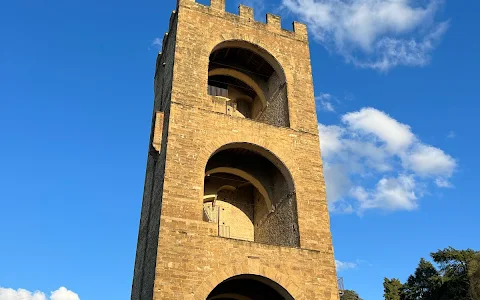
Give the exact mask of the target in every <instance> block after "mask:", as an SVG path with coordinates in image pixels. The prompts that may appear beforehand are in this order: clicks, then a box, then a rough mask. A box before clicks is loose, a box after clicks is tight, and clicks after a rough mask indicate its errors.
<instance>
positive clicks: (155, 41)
mask: <svg viewBox="0 0 480 300" xmlns="http://www.w3.org/2000/svg"><path fill="white" fill-rule="evenodd" d="M162 44H163V42H162V39H160V38H158V37H157V38H154V39H153V41H152V44H151V46H152V47H155V48H156V49H157V50H161V49H162Z"/></svg>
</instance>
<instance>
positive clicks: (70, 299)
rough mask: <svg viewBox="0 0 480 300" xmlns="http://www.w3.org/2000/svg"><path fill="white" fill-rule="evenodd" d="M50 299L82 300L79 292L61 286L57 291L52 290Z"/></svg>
mask: <svg viewBox="0 0 480 300" xmlns="http://www.w3.org/2000/svg"><path fill="white" fill-rule="evenodd" d="M50 299H51V300H80V298H79V297H78V295H77V294H75V293H74V292H72V291H69V290H67V289H66V288H64V287H61V288H59V289H58V290H56V291H55V292H52V295H51V296H50Z"/></svg>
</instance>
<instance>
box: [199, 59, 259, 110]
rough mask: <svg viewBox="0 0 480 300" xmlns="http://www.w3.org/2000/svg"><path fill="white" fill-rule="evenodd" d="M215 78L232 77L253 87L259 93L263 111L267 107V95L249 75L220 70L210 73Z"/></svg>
mask: <svg viewBox="0 0 480 300" xmlns="http://www.w3.org/2000/svg"><path fill="white" fill-rule="evenodd" d="M213 76H230V77H233V78H236V79H238V80H240V81H242V82H244V83H245V84H247V85H248V86H249V87H251V88H252V89H253V90H254V91H255V93H257V96H258V98H259V100H260V101H261V103H262V109H263V108H265V107H266V106H267V99H265V94H264V93H263V91H262V89H261V88H260V87H259V86H258V84H257V83H256V82H255V80H253V79H252V77H250V76H248V75H247V74H245V73H242V72H240V71H237V70H234V69H228V68H218V69H213V70H210V71H209V72H208V77H213Z"/></svg>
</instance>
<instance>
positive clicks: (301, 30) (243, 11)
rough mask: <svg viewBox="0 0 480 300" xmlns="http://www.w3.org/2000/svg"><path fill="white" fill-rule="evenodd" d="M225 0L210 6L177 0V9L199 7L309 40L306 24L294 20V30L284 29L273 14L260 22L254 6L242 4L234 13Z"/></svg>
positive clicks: (293, 37) (198, 8)
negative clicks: (255, 14) (256, 16)
mask: <svg viewBox="0 0 480 300" xmlns="http://www.w3.org/2000/svg"><path fill="white" fill-rule="evenodd" d="M225 1H226V0H210V6H207V5H203V4H200V3H197V2H196V1H195V0H177V10H178V9H179V8H180V7H187V8H190V9H197V10H199V11H201V12H203V13H208V14H211V15H215V16H218V17H223V18H225V19H230V20H231V21H233V22H238V23H243V24H247V25H251V26H255V27H258V28H259V29H263V30H267V31H270V32H273V33H277V34H280V35H282V36H286V37H289V38H292V39H296V40H300V41H304V42H308V31H307V26H306V25H305V24H302V23H299V22H293V30H287V29H283V28H282V24H281V23H282V21H281V18H280V17H279V16H276V15H273V14H267V16H266V23H262V22H258V21H255V18H254V10H253V8H251V7H248V6H245V5H240V6H239V8H238V14H232V13H230V12H227V11H226V10H225Z"/></svg>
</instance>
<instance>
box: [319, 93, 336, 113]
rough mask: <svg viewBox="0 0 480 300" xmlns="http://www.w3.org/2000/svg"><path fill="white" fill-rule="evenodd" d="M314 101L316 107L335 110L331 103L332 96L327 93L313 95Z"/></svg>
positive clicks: (329, 110) (330, 110)
mask: <svg viewBox="0 0 480 300" xmlns="http://www.w3.org/2000/svg"><path fill="white" fill-rule="evenodd" d="M315 101H316V102H317V104H318V107H319V108H320V109H321V110H323V111H328V112H335V106H334V105H333V103H332V101H333V96H332V95H330V94H327V93H321V94H320V95H318V96H316V97H315Z"/></svg>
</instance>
